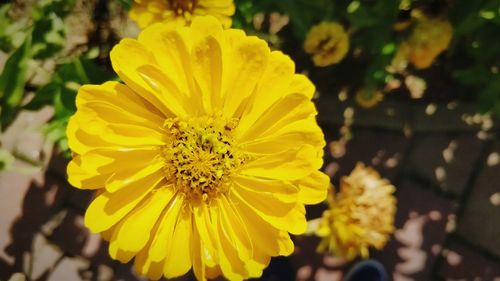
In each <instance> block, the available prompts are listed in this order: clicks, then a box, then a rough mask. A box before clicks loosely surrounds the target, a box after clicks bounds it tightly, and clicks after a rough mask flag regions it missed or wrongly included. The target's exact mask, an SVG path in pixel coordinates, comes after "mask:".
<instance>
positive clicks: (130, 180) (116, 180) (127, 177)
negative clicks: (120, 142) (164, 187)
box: [106, 159, 165, 192]
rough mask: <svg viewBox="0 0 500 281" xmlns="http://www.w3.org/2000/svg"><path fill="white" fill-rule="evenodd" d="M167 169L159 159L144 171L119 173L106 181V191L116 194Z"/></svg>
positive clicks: (145, 167) (133, 170) (129, 170)
mask: <svg viewBox="0 0 500 281" xmlns="http://www.w3.org/2000/svg"><path fill="white" fill-rule="evenodd" d="M164 167H165V163H164V161H163V160H161V159H158V160H156V161H154V162H152V163H150V164H148V165H145V166H144V168H142V169H140V168H139V169H127V170H122V171H117V172H116V173H114V174H113V175H112V176H111V177H110V178H109V179H108V180H107V181H106V190H107V191H109V192H116V191H118V190H120V189H122V188H125V187H127V186H129V185H133V184H135V183H136V182H137V181H138V180H140V179H142V178H144V177H145V176H147V175H150V174H153V173H155V172H157V171H159V170H161V169H163V168H164Z"/></svg>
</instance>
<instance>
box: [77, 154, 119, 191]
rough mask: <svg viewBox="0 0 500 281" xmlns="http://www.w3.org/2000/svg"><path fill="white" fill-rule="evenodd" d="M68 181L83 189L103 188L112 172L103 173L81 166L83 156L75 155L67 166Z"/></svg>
mask: <svg viewBox="0 0 500 281" xmlns="http://www.w3.org/2000/svg"><path fill="white" fill-rule="evenodd" d="M67 173H68V182H69V183H70V184H71V185H72V186H74V187H77V188H81V189H98V188H102V187H103V186H104V184H105V183H106V180H107V179H108V178H109V177H110V174H102V173H95V172H88V171H85V170H83V169H82V168H81V157H80V156H79V155H77V156H75V157H73V159H72V160H71V161H70V162H69V164H68V167H67Z"/></svg>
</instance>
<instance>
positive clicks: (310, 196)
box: [297, 171, 330, 204]
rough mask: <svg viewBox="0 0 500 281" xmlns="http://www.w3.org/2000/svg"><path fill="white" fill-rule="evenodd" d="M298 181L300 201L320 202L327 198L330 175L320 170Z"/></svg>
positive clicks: (308, 202)
mask: <svg viewBox="0 0 500 281" xmlns="http://www.w3.org/2000/svg"><path fill="white" fill-rule="evenodd" d="M297 183H298V185H299V188H300V191H299V201H300V202H302V203H304V204H318V203H320V202H322V201H324V200H325V199H326V195H327V193H328V188H329V184H330V177H329V176H328V175H326V174H324V173H322V172H320V171H314V172H312V173H311V174H310V175H309V176H307V177H305V178H302V179H300V180H298V181H297Z"/></svg>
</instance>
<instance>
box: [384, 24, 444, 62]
mask: <svg viewBox="0 0 500 281" xmlns="http://www.w3.org/2000/svg"><path fill="white" fill-rule="evenodd" d="M452 36H453V27H452V26H451V24H450V23H449V22H448V21H447V20H442V19H427V18H423V19H422V20H420V21H419V22H418V23H417V25H416V26H415V29H414V30H413V32H412V34H411V36H410V38H408V40H406V41H404V42H402V43H401V45H400V46H399V49H398V52H397V53H396V56H395V59H394V61H393V65H395V66H396V68H397V69H401V68H404V67H405V64H406V61H408V62H410V63H411V64H413V65H414V66H415V67H416V68H419V69H423V68H427V67H429V66H431V64H432V63H433V62H434V59H435V58H436V57H437V56H438V55H439V54H441V53H442V52H443V51H444V50H446V49H447V48H448V46H449V45H450V42H451V38H452Z"/></svg>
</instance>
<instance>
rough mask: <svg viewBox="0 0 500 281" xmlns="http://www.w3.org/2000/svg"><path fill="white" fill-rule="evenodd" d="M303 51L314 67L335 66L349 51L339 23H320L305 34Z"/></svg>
mask: <svg viewBox="0 0 500 281" xmlns="http://www.w3.org/2000/svg"><path fill="white" fill-rule="evenodd" d="M304 50H305V51H306V53H308V54H311V55H312V59H313V62H314V64H315V65H316V66H329V65H332V64H336V63H338V62H340V61H341V60H342V59H343V58H344V57H345V55H346V54H347V51H349V36H348V35H347V33H346V32H345V30H344V28H343V27H342V25H340V24H339V23H336V22H322V23H320V24H318V25H316V26H313V27H312V28H311V30H309V32H308V33H307V37H306V41H305V42H304Z"/></svg>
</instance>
